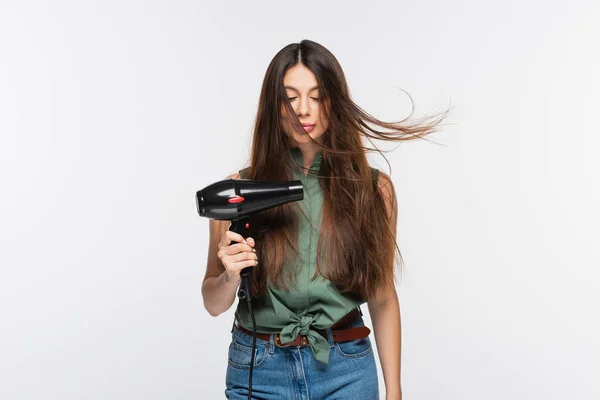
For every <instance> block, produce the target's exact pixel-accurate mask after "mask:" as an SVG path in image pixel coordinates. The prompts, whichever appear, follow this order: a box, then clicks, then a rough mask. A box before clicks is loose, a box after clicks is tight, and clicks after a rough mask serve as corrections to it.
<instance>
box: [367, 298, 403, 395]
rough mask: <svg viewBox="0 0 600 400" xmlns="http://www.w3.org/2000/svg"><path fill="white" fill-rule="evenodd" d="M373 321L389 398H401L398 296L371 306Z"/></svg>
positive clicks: (400, 338) (400, 343)
mask: <svg viewBox="0 0 600 400" xmlns="http://www.w3.org/2000/svg"><path fill="white" fill-rule="evenodd" d="M369 315H370V317H371V321H372V322H373V330H374V333H375V342H376V344H377V353H378V354H379V360H380V362H381V369H382V371H383V379H384V382H385V388H386V398H387V399H392V398H393V399H401V398H402V397H401V396H402V389H401V384H400V360H401V347H402V334H401V332H402V331H401V326H400V304H399V302H398V298H397V297H395V296H394V297H393V298H391V299H389V300H387V301H386V302H385V303H383V304H381V305H380V306H377V307H369Z"/></svg>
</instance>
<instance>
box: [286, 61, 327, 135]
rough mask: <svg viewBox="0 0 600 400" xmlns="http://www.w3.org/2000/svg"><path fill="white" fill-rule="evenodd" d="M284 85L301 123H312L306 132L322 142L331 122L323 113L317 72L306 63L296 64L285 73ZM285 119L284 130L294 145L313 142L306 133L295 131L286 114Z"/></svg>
mask: <svg viewBox="0 0 600 400" xmlns="http://www.w3.org/2000/svg"><path fill="white" fill-rule="evenodd" d="M283 86H284V87H285V92H286V95H287V98H288V101H289V102H290V105H291V106H292V109H293V110H294V111H295V113H296V116H297V117H298V119H299V120H300V123H301V124H302V125H310V126H308V127H307V128H305V132H307V133H308V134H309V135H310V137H312V138H313V139H314V140H316V141H317V142H318V143H322V136H323V134H324V133H325V131H326V130H327V128H328V127H329V123H328V121H326V120H325V118H324V116H322V113H321V107H320V106H321V98H320V93H319V89H318V88H317V78H316V76H315V74H313V73H312V71H311V70H309V69H308V68H306V67H305V66H304V65H302V64H296V65H294V66H293V67H291V68H290V69H288V70H287V72H286V73H285V76H284V77H283ZM283 120H284V126H283V131H284V132H285V133H286V134H287V135H288V136H289V137H290V139H291V141H292V144H293V145H298V144H302V143H310V142H311V140H310V139H309V138H308V137H307V136H306V135H305V134H303V133H301V132H296V131H294V130H293V128H292V126H291V124H290V123H289V122H288V121H287V120H286V118H285V116H284V118H283Z"/></svg>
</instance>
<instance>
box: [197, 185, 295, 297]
mask: <svg viewBox="0 0 600 400" xmlns="http://www.w3.org/2000/svg"><path fill="white" fill-rule="evenodd" d="M303 198H304V190H303V187H302V182H301V181H289V182H277V181H256V180H251V179H237V180H236V179H225V180H222V181H218V182H215V183H213V184H211V185H209V186H207V187H205V188H204V189H202V190H199V191H197V192H196V206H197V208H198V214H200V216H201V217H207V218H212V219H218V220H230V221H231V224H230V225H229V230H230V231H233V232H235V233H239V234H240V235H242V237H244V238H245V237H246V236H247V232H248V230H249V228H250V222H249V219H250V215H252V214H254V213H257V212H260V211H263V210H267V209H269V208H272V207H276V206H279V205H282V204H285V203H289V202H292V201H298V200H302V199H303ZM251 271H252V267H247V268H244V269H243V270H242V271H241V273H240V276H241V277H242V285H240V289H239V291H238V297H239V298H240V299H242V298H247V299H248V301H250V300H252V295H251V293H250V285H249V281H248V278H249V275H250V272H251Z"/></svg>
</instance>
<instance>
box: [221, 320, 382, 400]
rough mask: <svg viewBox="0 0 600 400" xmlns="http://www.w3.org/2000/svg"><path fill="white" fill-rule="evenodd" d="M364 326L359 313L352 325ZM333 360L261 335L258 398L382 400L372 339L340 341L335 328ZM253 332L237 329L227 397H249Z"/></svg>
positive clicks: (233, 336) (256, 368)
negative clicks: (336, 339)
mask: <svg viewBox="0 0 600 400" xmlns="http://www.w3.org/2000/svg"><path fill="white" fill-rule="evenodd" d="M358 326H364V320H363V318H362V316H360V315H359V316H358V318H357V319H355V320H354V322H352V323H351V324H350V325H349V326H348V327H358ZM326 331H327V340H328V341H329V346H330V354H329V364H328V365H325V364H323V363H321V362H319V361H317V360H316V359H315V358H314V356H313V354H312V352H311V349H310V346H293V347H277V346H275V341H274V335H273V334H271V335H270V338H269V340H262V339H259V338H256V352H255V355H254V370H253V372H252V398H253V399H264V400H271V399H277V400H281V399H284V400H285V399H294V400H305V399H310V400H321V399H344V400H352V399H357V400H358V399H360V400H378V399H379V387H378V378H377V367H376V365H375V356H374V354H373V347H372V346H371V340H370V337H369V336H367V337H366V338H363V339H355V340H352V341H348V342H341V343H334V342H333V336H332V334H331V328H328V329H326ZM251 350H252V335H249V334H247V333H245V332H242V331H241V330H239V329H238V328H237V327H234V328H233V331H232V333H231V343H230V344H229V354H228V358H229V360H228V366H227V375H226V379H225V381H226V389H225V397H227V398H228V399H234V400H238V399H239V400H246V399H248V378H249V373H250V356H251V354H252V353H251Z"/></svg>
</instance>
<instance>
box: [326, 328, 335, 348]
mask: <svg viewBox="0 0 600 400" xmlns="http://www.w3.org/2000/svg"><path fill="white" fill-rule="evenodd" d="M325 333H327V341H328V342H329V348H330V349H333V348H334V347H335V342H334V341H333V333H332V332H331V328H326V329H325Z"/></svg>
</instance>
